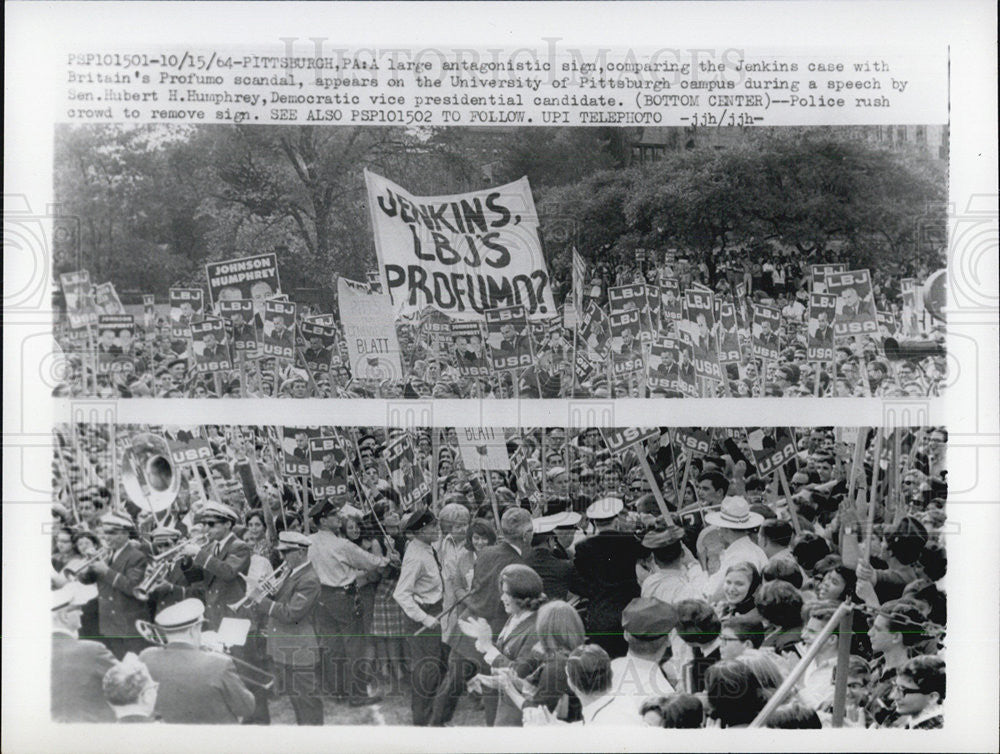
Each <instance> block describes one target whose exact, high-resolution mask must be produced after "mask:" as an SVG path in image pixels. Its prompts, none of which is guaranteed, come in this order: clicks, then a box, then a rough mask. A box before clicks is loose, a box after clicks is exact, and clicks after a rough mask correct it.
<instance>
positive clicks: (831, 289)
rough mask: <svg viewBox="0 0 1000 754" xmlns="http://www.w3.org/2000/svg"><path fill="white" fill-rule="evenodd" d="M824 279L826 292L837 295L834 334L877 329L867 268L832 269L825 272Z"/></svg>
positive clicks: (866, 331)
mask: <svg viewBox="0 0 1000 754" xmlns="http://www.w3.org/2000/svg"><path fill="white" fill-rule="evenodd" d="M825 280H826V290H827V292H828V293H831V294H833V295H834V296H836V297H837V316H836V320H835V321H834V332H835V333H836V335H837V336H838V337H842V336H846V335H861V334H863V333H877V332H878V320H877V319H876V316H875V300H874V298H873V297H872V281H871V275H870V274H869V272H868V270H848V271H847V272H831V273H827V274H826V276H825Z"/></svg>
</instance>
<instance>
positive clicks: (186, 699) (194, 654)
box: [139, 598, 254, 725]
mask: <svg viewBox="0 0 1000 754" xmlns="http://www.w3.org/2000/svg"><path fill="white" fill-rule="evenodd" d="M204 622H205V604H204V603H203V602H202V601H201V600H199V599H194V598H191V599H186V600H182V601H181V602H178V603H177V604H176V605H171V606H170V607H166V608H164V609H163V610H161V611H160V612H158V613H157V614H156V620H155V624H156V627H157V628H158V629H159V631H160V632H161V634H162V635H163V637H164V638H165V640H166V645H165V646H162V647H148V648H147V649H144V650H143V652H142V654H140V655H139V659H140V660H142V662H143V663H145V665H146V667H147V668H149V674H150V675H151V676H152V677H153V680H154V681H156V682H157V683H159V684H160V690H159V693H158V694H157V698H156V707H155V713H156V715H158V716H159V717H160V718H161V719H162V720H163V722H165V723H187V724H191V723H217V724H230V725H232V724H235V723H238V722H240V720H242V719H243V718H245V717H247V716H249V715H250V714H251V713H253V710H254V697H253V694H252V693H250V690H249V689H247V687H246V685H245V684H244V683H243V681H242V680H241V679H240V677H239V675H238V674H237V672H236V665H235V664H234V663H233V660H232V658H231V657H228V656H226V655H225V654H223V653H222V652H205V651H203V650H202V649H201V628H202V624H203V623H204Z"/></svg>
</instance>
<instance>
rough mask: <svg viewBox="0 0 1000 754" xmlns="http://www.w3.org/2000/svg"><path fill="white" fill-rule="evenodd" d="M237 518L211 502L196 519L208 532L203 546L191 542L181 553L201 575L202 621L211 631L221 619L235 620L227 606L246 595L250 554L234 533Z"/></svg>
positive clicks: (248, 547)
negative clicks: (202, 576) (203, 605)
mask: <svg viewBox="0 0 1000 754" xmlns="http://www.w3.org/2000/svg"><path fill="white" fill-rule="evenodd" d="M238 518H239V517H238V516H237V515H236V511H234V510H233V509H232V508H230V507H229V506H228V505H224V504H222V503H217V502H215V501H212V500H210V501H209V502H207V503H205V507H204V508H202V510H201V514H200V515H199V516H198V521H199V522H200V523H203V524H205V526H206V528H207V531H208V542H207V543H206V544H204V545H199V544H197V543H195V542H191V543H189V544H188V545H187V546H186V547H185V548H184V550H183V551H182V552H183V553H184V554H185V555H186V556H189V557H192V558H194V565H195V566H197V567H198V568H200V569H201V570H202V572H203V574H204V579H203V580H202V588H203V589H204V594H205V619H206V621H207V623H208V627H209V629H210V630H212V631H217V630H218V629H219V623H220V622H221V621H222V619H223V618H225V617H235V616H236V614H235V613H234V612H233V611H232V610H230V609H229V605H230V604H231V603H233V602H237V601H239V600H240V599H241V598H242V597H243V595H244V594H245V593H246V584H245V581H244V579H243V578H242V577H243V576H246V574H247V571H248V569H249V568H250V556H251V555H252V554H253V550H252V549H251V548H250V545H248V544H247V543H246V542H244V541H243V540H241V539H238V538H237V536H236V535H235V534H234V533H233V525H234V524H235V523H236V521H237V520H238Z"/></svg>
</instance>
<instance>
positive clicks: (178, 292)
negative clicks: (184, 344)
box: [169, 288, 205, 340]
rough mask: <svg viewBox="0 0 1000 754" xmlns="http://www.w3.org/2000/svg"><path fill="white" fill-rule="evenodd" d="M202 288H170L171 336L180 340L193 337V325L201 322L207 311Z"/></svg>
mask: <svg viewBox="0 0 1000 754" xmlns="http://www.w3.org/2000/svg"><path fill="white" fill-rule="evenodd" d="M203 297H204V293H203V292H202V290H201V288H171V289H170V298H169V300H170V336H171V337H173V338H177V339H178V340H181V339H184V338H190V337H191V325H192V324H194V323H195V322H201V319H202V316H203V315H204V313H205V303H204V300H203Z"/></svg>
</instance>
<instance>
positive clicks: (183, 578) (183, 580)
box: [149, 526, 201, 613]
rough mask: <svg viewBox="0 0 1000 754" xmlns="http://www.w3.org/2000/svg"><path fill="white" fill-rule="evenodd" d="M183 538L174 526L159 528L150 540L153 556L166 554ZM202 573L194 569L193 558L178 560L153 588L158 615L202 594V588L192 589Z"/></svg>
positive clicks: (152, 595)
mask: <svg viewBox="0 0 1000 754" xmlns="http://www.w3.org/2000/svg"><path fill="white" fill-rule="evenodd" d="M180 538H181V532H180V530H179V529H175V528H173V527H172V526H157V527H156V528H155V529H153V531H152V532H150V535H149V540H150V542H151V543H152V546H153V549H152V554H153V555H154V556H156V555H159V554H160V553H162V552H166V551H167V550H169V549H170V548H171V547H174V546H176V545H177V542H178V541H179V540H180ZM200 580H201V579H200V573H198V572H197V570H196V569H194V567H193V564H192V562H191V558H178V559H177V560H175V561H174V563H173V565H172V566H171V568H170V570H169V571H167V573H166V575H165V576H164V577H163V580H162V581H161V582H160V583H159V584H157V585H155V586H154V587H153V591H152V593H151V595H150V597H151V601H152V604H151V607H152V608H153V612H154V613H157V612H159V611H160V610H162V609H163V608H165V607H169V606H170V605H175V604H177V603H178V602H180V601H181V600H184V599H188V598H189V597H193V596H196V593H197V594H200V592H201V587H200V584H199V586H198V587H192V582H195V581H197V582H200Z"/></svg>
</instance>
